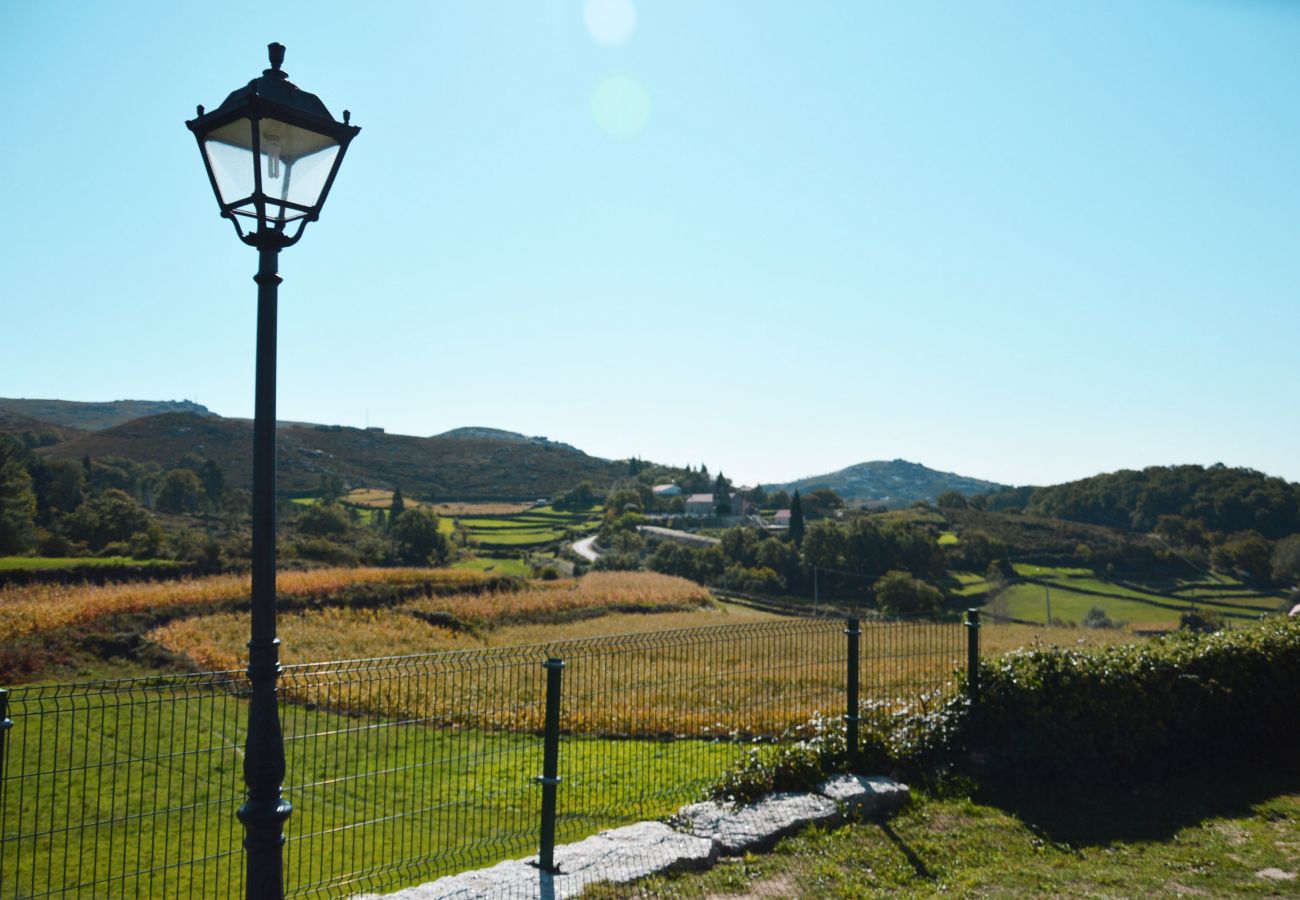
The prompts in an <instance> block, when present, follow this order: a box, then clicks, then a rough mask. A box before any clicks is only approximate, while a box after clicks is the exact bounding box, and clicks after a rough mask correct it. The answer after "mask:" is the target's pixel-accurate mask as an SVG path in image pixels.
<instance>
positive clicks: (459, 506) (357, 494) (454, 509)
mask: <svg viewBox="0 0 1300 900" xmlns="http://www.w3.org/2000/svg"><path fill="white" fill-rule="evenodd" d="M403 500H404V502H405V503H406V508H407V509H414V508H415V507H417V506H418V507H424V508H427V509H432V510H433V511H434V512H435V513H437V514H438V515H440V516H457V517H458V516H513V515H518V514H519V513H522V512H527V511H528V510H530V509H532V508H533V504H531V503H488V502H483V503H432V504H431V503H424V502H422V501H420V500H413V499H411V498H410V497H405V498H403ZM343 502H344V503H350V504H352V505H353V506H365V507H369V508H370V509H388V508H389V507H391V506H392V505H393V492H392V491H389V490H384V489H383V488H354V489H352V490H351V491H349V492H348V495H347V496H346V497H344V498H343Z"/></svg>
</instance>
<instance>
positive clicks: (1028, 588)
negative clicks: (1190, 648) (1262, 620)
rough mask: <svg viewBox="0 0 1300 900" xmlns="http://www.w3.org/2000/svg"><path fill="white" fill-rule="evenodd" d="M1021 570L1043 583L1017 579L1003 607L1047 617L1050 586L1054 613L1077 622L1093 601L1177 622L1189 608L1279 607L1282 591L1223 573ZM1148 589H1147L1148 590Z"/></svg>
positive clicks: (1251, 612)
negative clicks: (1190, 576)
mask: <svg viewBox="0 0 1300 900" xmlns="http://www.w3.org/2000/svg"><path fill="white" fill-rule="evenodd" d="M1015 570H1016V574H1017V575H1020V576H1021V577H1024V578H1033V579H1036V580H1037V582H1043V583H1021V584H1013V585H1011V586H1010V587H1008V588H1007V589H1006V590H1004V591H1003V592H1002V593H1001V594H999V595H998V598H997V600H996V601H995V604H996V606H997V607H998V608H999V609H1002V610H1005V613H1006V614H1007V615H1009V616H1011V617H1012V618H1016V619H1022V620H1024V621H1029V622H1045V621H1046V616H1047V599H1048V593H1049V589H1050V594H1051V604H1052V618H1054V619H1061V620H1063V621H1067V622H1069V621H1074V622H1078V621H1081V620H1082V619H1083V616H1084V615H1085V614H1086V613H1087V612H1088V610H1089V609H1091V608H1092V607H1094V606H1099V607H1101V608H1102V609H1104V610H1105V611H1106V614H1107V615H1108V616H1110V618H1111V619H1113V620H1119V621H1124V622H1130V623H1143V624H1165V625H1172V626H1177V624H1178V620H1179V616H1180V615H1181V614H1182V613H1183V612H1184V611H1185V610H1187V609H1191V608H1193V607H1202V608H1205V609H1213V610H1217V611H1219V612H1222V613H1224V614H1225V615H1226V616H1227V617H1229V618H1234V617H1235V618H1255V617H1257V616H1259V615H1260V614H1262V613H1268V612H1276V611H1277V610H1278V608H1279V604H1280V603H1281V598H1280V596H1279V595H1276V594H1272V593H1268V592H1262V591H1256V590H1254V589H1252V588H1250V587H1249V586H1247V585H1243V584H1241V583H1240V582H1236V581H1233V580H1232V579H1230V578H1226V577H1223V576H1215V577H1214V578H1213V579H1212V580H1210V581H1205V580H1201V581H1197V582H1185V581H1173V580H1165V581H1161V582H1159V583H1156V584H1152V585H1150V586H1144V585H1138V584H1133V583H1128V582H1124V581H1123V579H1120V578H1117V579H1113V580H1112V579H1107V578H1102V577H1101V576H1099V575H1098V574H1097V573H1096V572H1094V571H1093V570H1092V569H1082V568H1069V567H1060V566H1038V565H1032V564H1025V563H1016V564H1015ZM1144 588H1145V589H1144Z"/></svg>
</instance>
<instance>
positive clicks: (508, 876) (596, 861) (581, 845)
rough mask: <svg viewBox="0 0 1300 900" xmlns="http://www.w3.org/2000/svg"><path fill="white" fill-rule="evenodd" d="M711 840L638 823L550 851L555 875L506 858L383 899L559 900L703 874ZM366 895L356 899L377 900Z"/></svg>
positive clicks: (711, 857) (713, 854)
mask: <svg viewBox="0 0 1300 900" xmlns="http://www.w3.org/2000/svg"><path fill="white" fill-rule="evenodd" d="M717 856H718V850H717V847H716V846H715V845H714V844H713V842H712V841H710V840H708V839H705V838H699V837H695V836H692V835H689V834H683V833H682V832H680V831H674V830H673V829H671V828H669V827H668V826H667V825H665V824H664V823H662V822H638V823H637V824H635V825H628V826H627V827H625V828H615V829H611V830H609V831H602V832H601V833H600V834H596V835H593V836H591V837H589V838H586V839H585V840H582V841H578V842H577V843H575V844H565V845H564V846H561V847H556V848H555V865H556V867H557V868H558V869H559V872H558V873H555V874H552V873H550V872H543V871H541V870H539V869H538V868H536V867H535V866H533V865H530V864H529V863H530V862H531V861H535V857H532V858H530V859H511V860H506V861H505V862H502V863H498V864H497V865H495V866H492V867H490V868H487V869H478V870H476V871H473V872H462V873H461V874H459V875H451V876H448V877H446V878H440V879H438V880H437V881H432V882H429V883H428V884H423V885H420V886H419V887H413V888H406V889H405V890H400V891H397V892H396V893H392V894H385V895H384V897H385V898H386V900H434V898H438V900H442V898H472V897H519V898H526V900H534V898H536V900H551V898H555V900H560V898H565V897H576V896H578V895H579V894H581V893H582V891H583V889H584V888H586V887H588V886H590V885H592V884H595V883H596V882H598V881H610V882H614V883H618V884H622V883H625V882H628V881H635V880H636V879H638V878H645V877H647V876H649V875H655V874H658V873H661V872H668V871H672V870H677V869H706V868H708V867H709V866H711V865H713V863H714V862H715V861H716V860H717ZM378 896H379V895H377V894H368V895H365V896H364V897H360V898H357V900H377V898H378Z"/></svg>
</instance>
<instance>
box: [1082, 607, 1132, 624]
mask: <svg viewBox="0 0 1300 900" xmlns="http://www.w3.org/2000/svg"><path fill="white" fill-rule="evenodd" d="M1080 624H1081V625H1083V627H1084V628H1119V627H1120V626H1121V624H1122V623H1120V622H1116V621H1115V620H1114V619H1112V618H1111V617H1110V616H1109V615H1107V614H1106V610H1104V609H1102V608H1101V607H1100V606H1093V607H1090V608H1089V609H1088V611H1087V612H1086V613H1084V614H1083V621H1082V622H1081V623H1080Z"/></svg>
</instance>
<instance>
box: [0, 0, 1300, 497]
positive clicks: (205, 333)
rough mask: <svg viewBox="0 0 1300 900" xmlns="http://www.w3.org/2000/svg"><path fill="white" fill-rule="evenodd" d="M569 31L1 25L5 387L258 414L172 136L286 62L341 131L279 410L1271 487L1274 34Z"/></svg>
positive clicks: (747, 452)
mask: <svg viewBox="0 0 1300 900" xmlns="http://www.w3.org/2000/svg"><path fill="white" fill-rule="evenodd" d="M594 3H595V5H594V6H592V5H590V4H588V3H587V2H585V0H565V2H559V0H554V2H541V0H532V2H525V0H515V2H505V0H499V2H493V0H447V2H437V3H433V2H410V3H383V2H376V3H371V4H366V5H364V6H363V5H362V4H356V3H330V2H320V0H316V2H310V3H299V2H281V3H276V4H270V3H238V2H234V3H224V4H220V5H214V4H180V3H144V2H134V0H119V2H116V3H112V4H92V3H74V2H67V0H47V2H34V0H7V2H5V3H3V4H0V101H2V103H0V109H2V110H3V120H4V123H5V124H4V137H5V140H4V141H3V143H0V191H2V193H0V196H3V197H4V198H5V203H4V206H5V209H6V214H5V215H4V216H3V217H0V276H2V278H3V284H4V285H5V287H6V300H5V305H4V309H5V321H6V326H5V332H4V333H5V339H4V363H3V365H2V366H0V396H14V397H57V398H63V399H72V400H106V399H117V398H143V399H181V398H189V399H197V400H198V401H199V402H201V403H203V404H205V405H207V406H208V407H210V408H211V409H213V410H214V411H216V412H218V413H221V414H222V415H228V416H249V415H251V413H252V398H253V387H252V353H253V334H254V309H255V299H256V294H255V286H254V284H253V282H252V274H253V272H254V270H255V268H256V254H255V252H254V251H252V250H251V249H250V248H247V247H245V246H243V245H242V244H240V243H239V242H238V241H237V240H236V238H235V235H234V232H233V230H232V229H231V228H230V226H229V225H228V224H227V223H226V222H224V221H222V220H221V219H220V218H219V217H218V215H217V209H216V202H215V200H214V199H213V197H212V195H211V191H210V189H209V188H208V185H207V182H206V178H205V176H204V174H203V170H202V165H201V161H200V159H199V154H198V151H197V148H196V147H195V144H194V141H193V138H192V136H191V135H190V133H189V132H188V131H187V130H186V128H185V127H184V120H185V119H187V118H190V117H191V116H193V114H194V107H195V105H196V104H198V103H203V104H206V105H207V106H208V107H209V108H212V107H213V106H215V105H217V104H218V103H220V101H221V100H222V99H223V98H224V97H225V95H226V94H227V93H228V92H230V91H231V90H233V89H234V88H236V87H238V86H240V85H241V84H243V83H245V82H247V81H248V80H249V79H250V78H252V77H254V76H256V75H257V74H258V73H259V72H260V71H261V69H263V68H264V67H265V66H266V55H265V45H266V44H267V43H268V42H270V41H273V40H276V41H280V42H282V43H284V44H285V45H286V46H287V47H288V55H287V58H286V60H285V64H284V68H285V70H286V71H287V72H288V73H289V75H290V77H291V78H292V79H293V80H294V81H295V83H297V84H298V85H299V86H301V87H303V88H304V89H306V90H309V91H312V92H314V93H317V94H319V95H320V97H321V98H322V99H323V100H324V101H325V103H326V104H327V105H328V106H329V107H330V109H331V110H332V111H333V112H334V114H335V115H336V116H341V113H342V110H343V109H344V108H347V109H350V110H351V111H352V116H353V119H352V121H353V122H354V124H358V125H360V126H361V127H362V129H363V130H362V132H361V135H360V136H359V137H358V138H357V140H356V141H355V143H354V144H353V146H352V149H351V150H350V151H349V153H348V157H347V159H346V160H345V162H344V165H343V168H342V171H341V173H340V175H339V179H338V182H337V183H336V186H335V189H334V192H333V193H332V194H331V196H330V199H329V202H328V205H327V206H326V208H325V210H324V214H323V216H322V218H321V220H320V221H319V222H317V223H315V224H313V225H311V226H309V227H308V229H307V233H306V235H305V237H304V238H303V240H302V242H301V243H300V244H299V245H298V246H295V247H293V248H291V249H289V250H287V251H285V252H284V254H282V258H281V273H282V274H283V276H284V279H285V280H284V284H283V285H282V287H281V292H280V310H281V313H280V354H279V367H280V373H279V411H280V416H281V418H286V419H297V420H305V421H314V422H329V423H340V424H347V425H365V424H367V423H369V424H371V425H378V426H382V427H385V428H387V429H388V430H389V431H393V432H400V433H408V434H434V433H438V432H441V431H445V430H447V429H450V428H455V427H458V426H462V425H489V426H495V427H501V428H507V429H511V430H515V431H521V432H525V433H528V434H542V435H547V436H549V437H551V438H553V439H557V440H563V441H567V442H569V443H572V444H574V445H576V446H578V447H581V448H582V449H584V450H586V451H588V452H590V453H593V454H597V455H600V456H607V457H626V456H629V455H632V454H637V455H640V456H642V457H644V458H647V459H654V460H659V461H663V462H669V463H677V464H685V463H688V462H689V463H692V464H695V465H698V464H699V463H701V462H703V463H707V464H708V466H709V468H710V469H711V470H712V471H718V470H719V469H721V470H722V471H724V472H726V473H727V474H728V475H729V476H732V477H734V478H736V479H737V480H740V481H746V482H752V481H760V480H761V481H764V482H771V481H779V480H787V479H792V478H796V477H799V476H803V475H809V474H814V473H818V472H824V471H828V470H831V469H836V468H840V467H843V466H846V465H849V464H852V463H855V462H861V461H865V460H870V459H882V458H883V459H891V458H895V457H901V458H905V459H909V460H913V461H917V462H922V463H925V464H926V465H929V466H932V467H935V468H940V469H946V470H950V471H957V472H960V473H962V474H966V475H973V476H977V477H982V478H989V479H993V480H997V481H1003V482H1010V483H1052V482H1059V481H1064V480H1068V479H1073V478H1078V477H1083V476H1086V475H1090V474H1094V473H1096V472H1101V471H1110V470H1114V469H1117V468H1134V467H1141V466H1146V465H1155V464H1168V463H1181V462H1199V463H1206V464H1209V463H1213V462H1218V461H1222V462H1224V463H1227V464H1229V465H1244V466H1251V467H1253V468H1258V469H1261V470H1263V471H1266V472H1269V473H1270V474H1276V475H1282V476H1284V477H1287V478H1289V479H1292V480H1300V415H1297V413H1296V390H1297V387H1298V386H1300V303H1298V302H1297V301H1300V54H1298V53H1297V52H1296V49H1297V48H1300V4H1297V3H1291V2H1284V0H1235V2H1230V0H1143V2H1133V0H1093V2H1086V3H1085V2H1077V3H1066V2H1047V0H1034V2H1029V0H1024V2H971V3H951V2H950V3H927V2H908V3H877V2H868V0H854V2H842V3H831V2H821V3H816V2H809V3H790V2H786V3H775V2H739V0H734V2H724V0H718V2H699V0H694V2H685V0H683V2H676V0H641V2H636V0H631V2H629V0H594ZM589 7H590V8H589Z"/></svg>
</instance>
